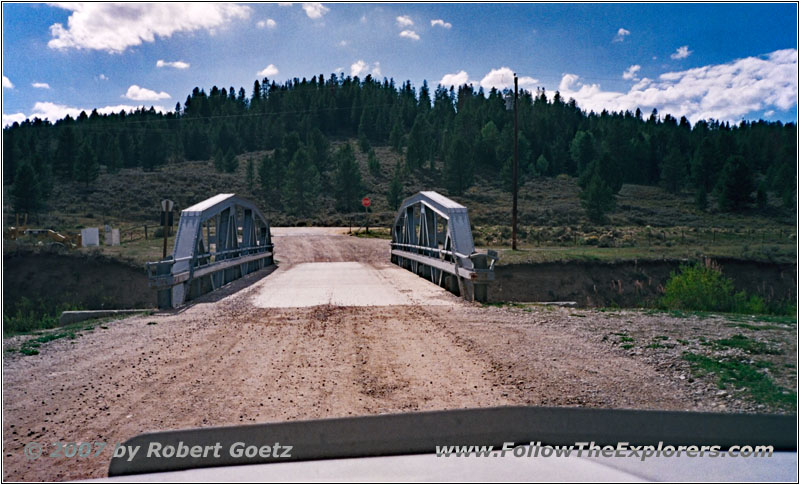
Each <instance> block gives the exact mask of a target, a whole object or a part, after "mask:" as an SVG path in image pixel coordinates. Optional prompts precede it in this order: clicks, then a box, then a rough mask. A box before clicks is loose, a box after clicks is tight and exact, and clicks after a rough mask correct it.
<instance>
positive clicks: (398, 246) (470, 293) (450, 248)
mask: <svg viewBox="0 0 800 485" xmlns="http://www.w3.org/2000/svg"><path fill="white" fill-rule="evenodd" d="M496 261H497V253H496V252H495V251H491V250H490V251H489V252H488V253H487V254H483V253H478V252H476V251H475V244H474V242H473V240H472V229H471V228H470V225H469V215H467V208H466V207H464V206H463V205H461V204H459V203H457V202H455V201H452V200H450V199H448V198H447V197H445V196H443V195H441V194H439V193H437V192H418V193H417V194H415V195H412V196H411V197H409V198H407V199H405V200H404V201H403V203H402V204H401V206H400V210H399V211H398V212H397V217H396V218H395V221H394V225H393V226H392V262H393V263H394V264H396V265H398V266H400V267H402V268H406V269H407V270H409V271H411V272H413V273H416V274H417V275H419V276H421V277H423V278H426V279H429V280H431V281H432V282H433V283H435V284H437V285H439V286H441V287H443V288H446V289H447V290H449V291H451V292H453V293H455V294H457V295H461V296H463V297H464V298H465V299H466V300H468V301H473V300H477V301H486V299H487V296H488V294H487V285H488V284H489V282H490V281H493V280H494V263H495V262H496Z"/></svg>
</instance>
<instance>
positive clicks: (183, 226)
mask: <svg viewBox="0 0 800 485" xmlns="http://www.w3.org/2000/svg"><path fill="white" fill-rule="evenodd" d="M272 249H273V245H272V236H271V234H270V230H269V222H268V221H267V219H266V218H265V217H264V214H262V213H261V211H260V210H258V208H257V207H256V206H255V205H254V204H253V203H252V202H250V201H249V200H246V199H243V198H241V197H238V196H237V195H235V194H218V195H215V196H214V197H211V198H210V199H206V200H204V201H203V202H200V203H198V204H195V205H193V206H191V207H189V208H186V209H184V210H182V211H181V218H180V221H179V222H178V233H177V235H176V236H175V248H174V250H173V252H172V257H169V258H167V259H165V260H163V261H158V262H155V263H147V265H146V268H147V275H148V278H149V280H150V286H151V287H153V288H156V289H157V290H158V306H159V308H175V307H178V306H180V305H182V304H184V303H185V302H186V301H188V300H191V299H193V298H197V297H198V296H200V295H202V294H205V293H208V292H211V291H214V290H216V289H217V288H219V287H221V286H224V285H226V284H228V283H230V282H231V281H233V280H235V279H238V278H241V277H242V276H244V275H246V274H248V273H252V272H254V271H258V270H259V269H261V268H264V267H267V266H271V265H273V264H274V260H273V251H272Z"/></svg>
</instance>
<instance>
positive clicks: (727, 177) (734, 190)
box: [716, 155, 755, 212]
mask: <svg viewBox="0 0 800 485" xmlns="http://www.w3.org/2000/svg"><path fill="white" fill-rule="evenodd" d="M754 188H755V187H754V183H753V174H752V173H751V171H750V167H749V166H748V165H747V162H745V160H744V158H743V157H742V156H740V155H733V156H731V157H729V158H728V160H727V161H726V162H725V166H724V167H723V169H722V173H721V174H720V178H719V182H717V187H716V191H717V202H718V203H719V207H720V209H722V210H724V211H731V212H736V211H741V210H743V209H744V208H746V207H747V206H748V205H749V204H750V203H751V202H752V201H753V196H752V194H753V190H754Z"/></svg>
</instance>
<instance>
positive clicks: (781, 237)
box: [3, 141, 796, 262]
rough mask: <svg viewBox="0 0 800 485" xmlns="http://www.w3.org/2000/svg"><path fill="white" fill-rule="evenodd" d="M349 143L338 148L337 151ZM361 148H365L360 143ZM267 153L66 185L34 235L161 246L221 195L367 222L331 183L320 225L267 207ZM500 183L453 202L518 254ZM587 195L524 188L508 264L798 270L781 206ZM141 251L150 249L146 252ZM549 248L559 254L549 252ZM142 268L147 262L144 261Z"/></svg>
mask: <svg viewBox="0 0 800 485" xmlns="http://www.w3.org/2000/svg"><path fill="white" fill-rule="evenodd" d="M341 143H344V141H334V142H333V143H332V146H331V149H332V150H335V148H336V146H337V145H339V144H341ZM353 143H354V145H355V142H353ZM374 148H375V152H376V155H377V157H378V160H379V161H380V174H378V175H377V176H374V175H372V174H371V173H370V171H369V170H368V168H367V156H366V154H364V153H362V152H361V151H360V150H358V149H356V150H355V151H356V157H357V160H358V163H359V165H360V167H361V173H362V180H363V183H364V186H365V188H366V190H365V193H364V194H363V195H365V196H369V197H371V198H372V201H373V205H372V209H373V212H374V214H373V215H372V221H373V224H374V225H378V224H383V225H388V224H389V223H390V221H391V219H392V218H393V215H394V211H393V210H392V208H390V207H389V205H388V202H387V200H386V197H385V195H384V194H386V192H387V189H388V185H389V182H390V180H391V177H392V174H393V172H394V167H395V165H396V164H397V162H398V161H399V160H400V156H399V155H398V154H396V153H395V152H393V151H392V150H391V149H390V148H389V147H374ZM264 153H265V152H250V153H245V154H243V155H239V156H238V157H237V158H238V160H239V164H238V169H237V170H236V172H234V173H230V174H228V173H219V172H217V171H216V170H215V169H214V167H213V164H212V162H211V161H210V160H208V161H187V162H180V163H173V164H168V165H166V166H164V167H162V168H160V169H158V170H156V171H153V172H145V171H142V170H141V169H138V168H136V169H122V170H120V171H119V172H118V173H116V174H107V173H105V170H104V169H103V170H101V175H100V176H99V178H98V179H97V181H96V182H94V183H92V184H91V185H90V186H89V187H86V186H84V185H82V184H80V183H76V182H68V183H61V184H58V185H56V186H55V187H54V189H53V194H52V197H51V198H50V201H49V204H48V208H47V209H46V210H45V211H44V212H42V213H41V214H39V215H38V217H37V218H36V219H34V221H32V224H30V225H32V226H39V227H50V228H54V229H56V230H60V231H65V232H77V231H78V230H79V229H81V228H82V227H89V226H101V225H102V224H104V223H108V224H111V225H113V226H115V227H121V228H123V230H125V229H127V228H131V229H133V230H132V232H128V233H125V232H123V241H124V240H125V239H126V238H128V237H130V236H131V235H133V236H136V235H137V234H141V233H143V225H145V224H147V225H149V228H148V229H149V235H150V236H151V237H152V234H153V231H154V230H155V228H156V227H155V226H157V224H158V215H159V213H158V211H159V210H160V207H159V201H160V200H161V199H162V198H167V197H168V198H171V199H173V200H174V201H175V203H176V206H177V209H178V210H180V209H183V208H185V207H188V206H189V205H191V204H193V203H196V202H198V201H201V200H203V199H205V198H207V197H210V196H212V195H214V194H217V193H223V192H233V193H237V194H240V195H243V196H245V197H248V198H250V199H252V200H254V201H256V202H257V203H258V205H259V206H260V207H261V208H262V210H263V211H264V212H265V214H267V215H268V217H269V218H270V219H271V221H272V224H273V225H276V226H278V225H297V224H303V225H338V226H346V225H348V224H349V223H350V221H351V220H353V221H354V223H355V225H359V224H360V223H361V222H362V221H363V214H361V213H355V214H342V213H338V212H337V211H336V210H335V204H334V199H333V197H332V196H331V195H330V194H331V192H332V191H331V184H332V183H333V182H332V181H331V180H329V179H327V178H326V177H323V179H322V190H321V194H322V195H321V196H320V197H319V199H318V201H317V203H316V211H315V213H314V214H313V215H311V216H310V217H294V216H290V215H288V213H287V211H286V209H287V207H286V206H285V204H283V203H281V202H280V201H275V200H266V199H265V198H264V197H263V195H262V193H263V192H262V190H261V189H260V186H259V185H258V181H257V180H255V181H254V182H253V186H252V189H251V188H249V187H248V182H247V177H246V166H247V160H248V159H249V158H252V159H253V161H254V163H255V165H256V166H257V165H258V160H259V159H260V158H261V156H262V155H263V154H264ZM501 185H502V184H501V182H500V181H499V177H495V176H491V177H489V176H487V175H486V174H483V175H480V174H479V175H478V177H477V180H476V183H475V185H474V186H472V187H471V188H470V189H469V190H467V192H466V193H464V194H463V195H461V196H452V198H454V199H455V200H457V201H459V202H461V203H463V204H464V205H466V206H467V207H468V208H469V210H470V217H471V221H472V224H473V225H474V226H475V240H476V243H477V245H479V246H485V247H494V248H498V249H503V248H507V247H508V246H510V238H511V233H510V227H509V226H510V219H511V218H510V207H511V195H510V193H508V192H507V191H506V190H504V189H503V188H502V186H501ZM442 186H443V184H442V181H441V177H440V172H434V173H431V172H429V171H420V172H412V173H408V174H406V176H405V177H404V181H403V196H408V195H411V194H413V193H415V192H417V191H419V190H436V191H439V192H440V193H442V194H445V195H448V193H447V191H446V190H445V189H444V188H442ZM5 189H6V190H4V200H3V202H4V204H3V207H4V215H5V223H6V224H7V225H8V224H13V220H12V219H13V217H12V215H11V214H12V212H11V209H10V205H9V197H8V194H9V190H8V187H5ZM579 192H580V188H579V187H578V185H577V180H576V179H575V178H573V177H569V176H566V175H561V176H559V177H539V178H533V179H531V180H528V181H526V182H525V183H524V185H522V187H521V188H520V199H519V214H520V235H519V236H520V242H521V249H523V251H518V252H513V253H512V252H508V253H506V254H504V258H503V259H504V260H505V261H506V262H513V261H540V260H553V259H601V260H602V259H620V258H621V259H636V258H656V259H660V258H664V257H667V258H685V257H696V256H702V255H711V256H729V257H738V258H744V259H766V260H780V261H794V259H795V256H796V252H795V249H794V248H795V214H794V213H791V212H789V211H787V210H786V209H783V208H781V207H780V201H778V200H771V201H770V203H769V205H768V207H767V209H765V210H763V211H756V210H752V211H750V212H748V213H744V214H730V213H724V212H718V211H716V210H715V209H714V208H713V207H712V208H711V209H710V210H707V211H700V210H698V209H697V208H696V207H695V206H694V204H693V202H692V196H691V195H690V194H688V193H687V194H683V195H673V194H670V193H668V192H666V191H664V190H662V189H660V188H657V187H652V186H641V185H624V186H623V188H622V190H621V191H620V193H619V194H618V195H617V204H616V209H615V210H614V211H613V212H611V213H610V214H609V215H608V222H607V223H606V224H605V225H596V224H594V223H591V222H589V220H588V219H587V218H586V215H585V211H584V210H583V208H582V207H581V205H580V199H579V197H578V194H579ZM140 245H141V243H140ZM545 248H549V249H551V250H548V251H544V249H545ZM134 259H137V258H134Z"/></svg>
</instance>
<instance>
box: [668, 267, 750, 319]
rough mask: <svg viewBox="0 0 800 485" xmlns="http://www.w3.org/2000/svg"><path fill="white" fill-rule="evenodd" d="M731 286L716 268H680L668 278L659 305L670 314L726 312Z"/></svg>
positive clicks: (730, 298) (731, 295) (731, 299)
mask: <svg viewBox="0 0 800 485" xmlns="http://www.w3.org/2000/svg"><path fill="white" fill-rule="evenodd" d="M733 296H734V291H733V282H732V281H731V280H730V279H729V278H726V277H725V276H723V275H722V271H720V269H719V267H715V266H711V265H709V266H701V265H699V264H698V265H681V267H680V272H679V273H674V272H673V273H672V274H670V278H669V280H668V281H667V284H666V285H665V286H664V296H663V297H662V298H661V304H662V305H663V306H664V307H666V308H668V309H671V310H696V311H729V310H730V308H731V307H732V303H733Z"/></svg>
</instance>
